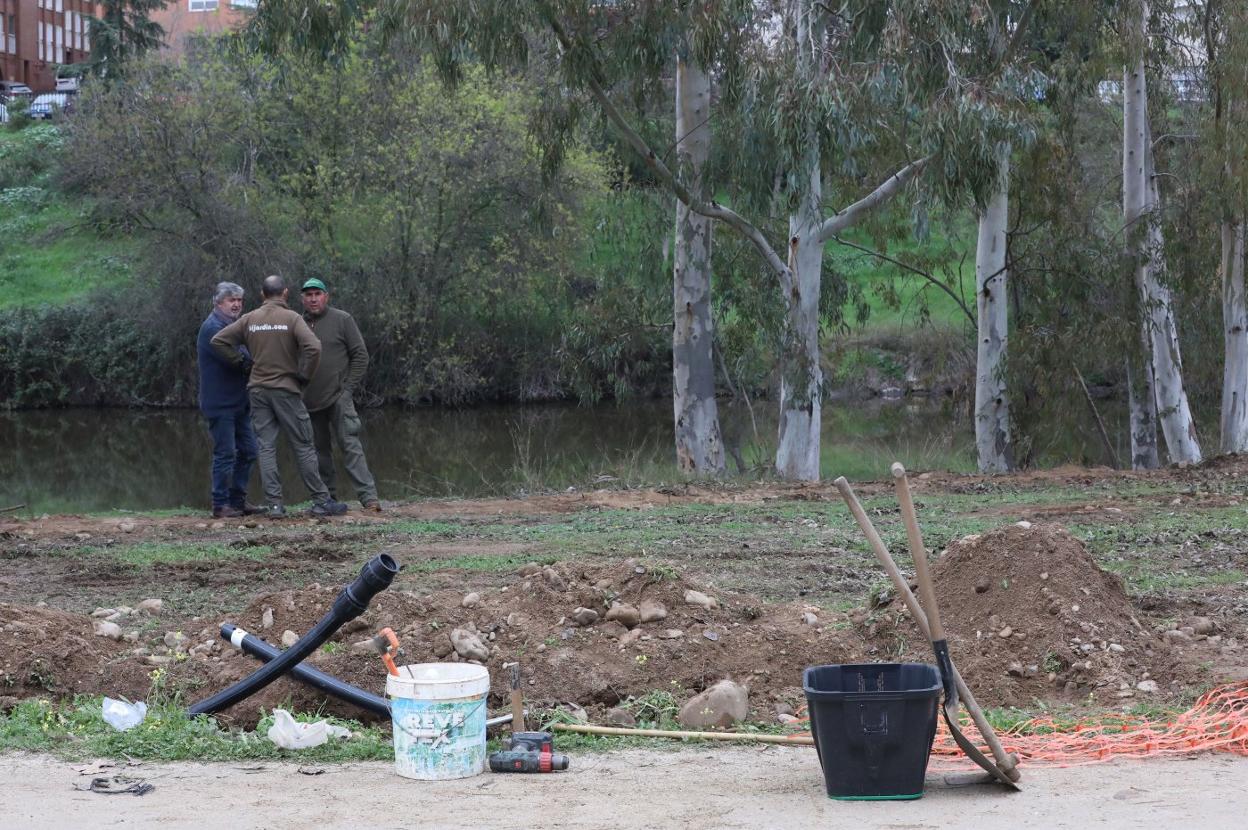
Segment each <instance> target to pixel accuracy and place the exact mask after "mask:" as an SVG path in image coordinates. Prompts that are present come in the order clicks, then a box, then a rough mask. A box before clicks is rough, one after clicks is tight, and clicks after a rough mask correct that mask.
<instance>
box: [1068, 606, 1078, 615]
mask: <svg viewBox="0 0 1248 830" xmlns="http://www.w3.org/2000/svg"><path fill="white" fill-rule="evenodd" d="M1070 610H1071V611H1073V612H1075V613H1078V612H1079V606H1078V605H1072V606H1070Z"/></svg>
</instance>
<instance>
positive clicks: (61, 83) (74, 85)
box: [56, 75, 82, 94]
mask: <svg viewBox="0 0 1248 830" xmlns="http://www.w3.org/2000/svg"><path fill="white" fill-rule="evenodd" d="M81 85H82V78H80V77H78V76H77V75H74V76H73V77H70V78H57V79H56V91H57V92H65V93H70V94H72V93H75V92H77V91H78V89H79V88H80V86H81Z"/></svg>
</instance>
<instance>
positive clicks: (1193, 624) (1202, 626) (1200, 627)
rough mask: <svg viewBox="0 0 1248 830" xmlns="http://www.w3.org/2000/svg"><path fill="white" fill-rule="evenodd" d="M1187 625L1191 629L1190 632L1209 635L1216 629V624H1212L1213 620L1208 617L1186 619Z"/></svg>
mask: <svg viewBox="0 0 1248 830" xmlns="http://www.w3.org/2000/svg"><path fill="white" fill-rule="evenodd" d="M1188 626H1189V627H1190V628H1191V629H1192V632H1193V633H1196V634H1205V635H1209V634H1213V633H1214V632H1215V631H1217V630H1218V628H1217V626H1216V625H1214V622H1213V620H1211V619H1209V618H1208V617H1192V619H1191V620H1189V621H1188Z"/></svg>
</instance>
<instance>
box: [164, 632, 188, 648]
mask: <svg viewBox="0 0 1248 830" xmlns="http://www.w3.org/2000/svg"><path fill="white" fill-rule="evenodd" d="M164 643H165V647H166V648H168V649H169V650H170V651H186V635H185V634H183V633H182V632H181V631H166V632H165V637H164Z"/></svg>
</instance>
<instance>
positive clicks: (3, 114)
mask: <svg viewBox="0 0 1248 830" xmlns="http://www.w3.org/2000/svg"><path fill="white" fill-rule="evenodd" d="M7 123H9V108H8V107H6V106H5V105H4V104H0V124H7Z"/></svg>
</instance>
